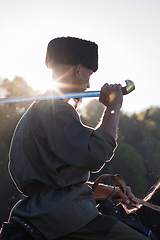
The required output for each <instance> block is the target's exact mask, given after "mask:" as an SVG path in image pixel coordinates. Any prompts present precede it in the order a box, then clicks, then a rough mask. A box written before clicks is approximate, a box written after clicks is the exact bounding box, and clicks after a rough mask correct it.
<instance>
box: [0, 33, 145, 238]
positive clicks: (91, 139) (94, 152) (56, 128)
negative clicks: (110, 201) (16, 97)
mask: <svg viewBox="0 0 160 240" xmlns="http://www.w3.org/2000/svg"><path fill="white" fill-rule="evenodd" d="M46 65H47V66H48V68H50V69H51V70H52V75H53V79H54V80H56V81H57V82H58V84H59V88H58V91H60V92H61V93H65V92H78V91H85V90H86V89H87V88H88V87H89V80H90V76H91V75H92V74H93V73H94V72H96V71H97V69H98V46H97V44H95V43H93V42H90V41H86V40H82V39H78V38H71V37H66V38H65V37H62V38H56V39H53V40H52V41H51V42H50V43H49V44H48V48H47V55H46ZM122 101H123V95H122V91H121V85H120V84H114V85H108V84H105V85H104V86H103V87H102V89H101V93H100V102H101V103H102V104H104V105H105V106H106V110H105V111H104V114H103V117H102V120H101V123H100V124H99V126H98V127H97V128H96V129H92V128H89V127H87V126H84V125H83V124H82V123H81V121H80V119H79V116H78V114H77V112H76V110H75V109H74V108H73V107H72V106H71V105H70V104H69V103H68V100H67V99H65V100H47V101H39V102H34V103H33V104H32V105H31V106H30V107H29V109H28V110H27V111H26V113H25V114H24V116H23V117H22V119H21V120H20V122H19V124H18V126H17V128H16V130H15V133H14V136H13V139H12V143H11V149H10V162H9V170H10V174H11V176H12V178H13V181H14V182H15V184H16V185H17V188H18V189H19V190H20V191H21V192H22V193H23V194H24V195H25V196H26V197H25V198H24V199H22V200H21V201H19V202H18V203H17V204H16V205H15V206H14V208H13V209H12V212H11V216H10V221H11V222H12V223H13V224H15V222H16V221H17V222H18V223H20V224H21V225H23V224H24V225H25V224H26V226H28V228H29V229H31V226H32V227H35V229H34V231H35V232H36V230H38V232H36V234H37V235H33V231H32V232H31V233H32V236H33V237H35V236H36V237H35V239H42V238H43V236H44V237H45V238H46V239H48V240H53V239H92V240H93V239H99V240H101V239H114V240H115V239H123V240H125V239H139V240H141V239H147V238H146V237H145V236H143V235H142V234H140V233H138V232H136V231H134V230H132V229H131V228H129V227H128V226H126V225H124V224H123V223H121V222H119V221H118V220H117V219H116V218H114V217H111V216H107V215H103V214H100V213H99V211H98V210H97V208H96V203H95V198H102V197H106V196H108V195H109V194H110V193H111V191H112V187H110V186H104V185H99V186H98V187H97V189H96V190H95V192H94V194H93V191H92V188H91V186H92V183H87V181H88V180H89V172H90V171H97V170H99V169H100V168H101V167H102V166H103V165H104V164H105V162H106V161H107V160H109V159H110V158H112V156H113V154H114V151H115V148H116V134H117V127H118V121H119V112H120V108H121V106H122ZM114 197H117V198H121V200H122V201H123V203H124V204H126V205H129V204H130V202H131V199H132V197H133V194H132V193H131V190H130V188H129V187H127V194H126V195H125V194H124V193H123V192H122V191H121V190H120V189H119V188H116V190H115V193H114ZM17 219H18V220H17ZM23 219H25V221H26V223H24V222H25V221H22V220H23ZM28 221H29V222H28ZM30 223H31V225H30ZM32 224H33V225H32ZM17 231H18V230H17ZM39 232H40V233H41V234H42V235H39ZM4 233H5V228H4ZM14 234H17V232H16V230H15V231H14ZM22 235H23V234H22ZM2 236H3V234H2ZM4 239H5V238H4ZM6 239H7V238H6ZM10 239H12V238H10ZM15 239H16V238H15ZM20 239H26V238H25V237H23V236H21V238H20Z"/></svg>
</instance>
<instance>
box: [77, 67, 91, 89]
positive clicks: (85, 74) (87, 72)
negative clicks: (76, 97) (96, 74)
mask: <svg viewBox="0 0 160 240" xmlns="http://www.w3.org/2000/svg"><path fill="white" fill-rule="evenodd" d="M92 73H93V70H91V69H88V68H86V67H84V66H82V67H81V69H80V73H79V78H78V81H77V88H78V89H77V91H85V90H86V89H87V88H90V82H89V81H90V76H91V75H92Z"/></svg>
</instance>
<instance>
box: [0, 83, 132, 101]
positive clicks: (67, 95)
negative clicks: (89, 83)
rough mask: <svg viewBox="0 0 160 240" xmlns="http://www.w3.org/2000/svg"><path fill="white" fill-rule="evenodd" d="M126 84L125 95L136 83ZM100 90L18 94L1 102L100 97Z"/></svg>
mask: <svg viewBox="0 0 160 240" xmlns="http://www.w3.org/2000/svg"><path fill="white" fill-rule="evenodd" d="M125 82H126V86H125V87H122V93H123V95H126V94H128V93H130V92H132V91H133V90H134V89H135V85H134V83H133V82H132V81H131V80H125ZM99 95H100V91H86V92H70V93H62V94H58V93H54V94H52V95H47V96H44V95H37V96H18V97H9V98H0V104H4V103H17V102H33V101H40V100H50V99H66V98H86V97H99Z"/></svg>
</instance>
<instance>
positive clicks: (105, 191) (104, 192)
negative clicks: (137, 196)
mask: <svg viewBox="0 0 160 240" xmlns="http://www.w3.org/2000/svg"><path fill="white" fill-rule="evenodd" d="M87 185H89V186H90V187H92V183H87ZM112 191H113V187H112V186H108V185H104V184H99V185H98V186H97V187H96V189H95V191H94V197H95V198H106V197H108V196H109V195H110V194H111V192H112ZM133 197H134V195H133V193H132V191H131V188H130V187H129V186H126V194H124V193H123V192H122V191H121V189H120V188H119V187H116V188H115V191H114V194H113V198H115V200H118V201H120V202H122V203H123V204H124V205H126V206H130V205H131V204H132V198H133Z"/></svg>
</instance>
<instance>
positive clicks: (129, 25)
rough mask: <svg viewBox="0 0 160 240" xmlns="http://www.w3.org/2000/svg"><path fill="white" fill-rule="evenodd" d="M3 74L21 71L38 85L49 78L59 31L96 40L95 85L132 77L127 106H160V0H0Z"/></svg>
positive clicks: (0, 71) (133, 108) (127, 110)
mask: <svg viewBox="0 0 160 240" xmlns="http://www.w3.org/2000/svg"><path fill="white" fill-rule="evenodd" d="M0 10H1V11H0V78H1V80H3V79H4V78H8V79H9V80H13V79H14V77H15V76H19V77H23V78H24V79H25V80H26V81H27V82H28V84H29V85H31V86H32V87H33V88H34V89H38V88H41V89H42V90H44V89H45V88H46V86H47V84H48V83H49V82H50V81H51V72H50V70H48V69H47V67H46V66H45V54H46V48H47V44H48V42H49V41H50V40H51V39H53V38H55V37H61V36H73V37H80V38H83V39H87V40H91V41H94V42H96V43H97V44H98V46H99V69H98V71H97V72H96V73H95V74H94V75H93V76H92V77H91V82H90V84H91V89H90V90H100V88H101V86H102V85H103V84H104V83H105V82H108V83H121V84H122V85H123V86H124V85H125V80H126V79H130V80H132V81H133V82H134V83H135V86H136V89H135V91H134V92H132V93H130V94H129V95H127V96H124V102H123V108H122V110H123V112H124V113H134V112H136V113H139V112H141V111H143V110H144V109H146V108H149V107H151V106H159V107H160V97H159V95H160V91H159V88H160V84H159V83H160V0H98V1H97V0H81V1H77V0H0Z"/></svg>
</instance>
